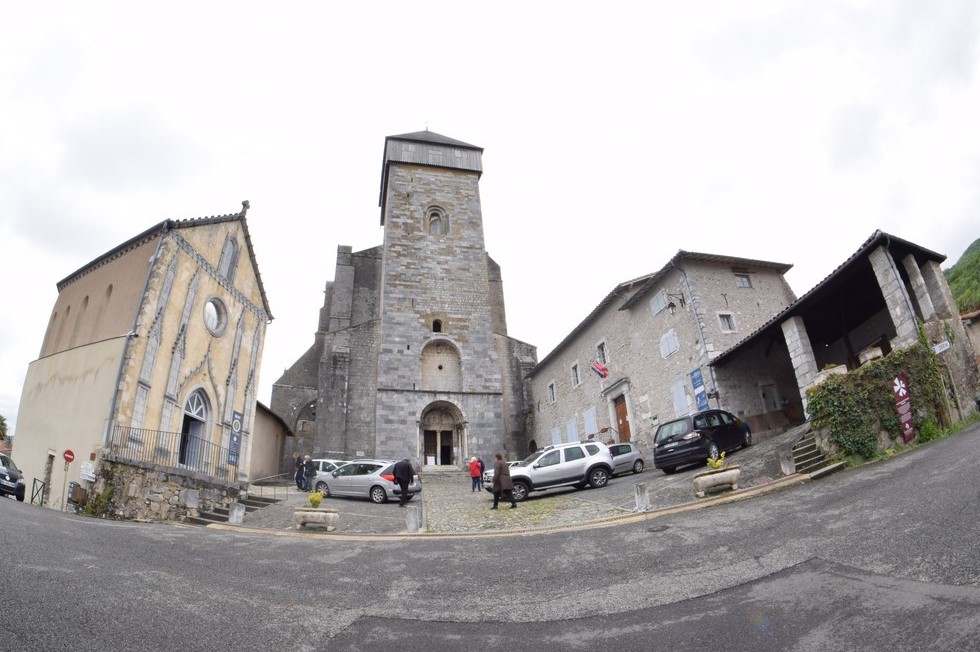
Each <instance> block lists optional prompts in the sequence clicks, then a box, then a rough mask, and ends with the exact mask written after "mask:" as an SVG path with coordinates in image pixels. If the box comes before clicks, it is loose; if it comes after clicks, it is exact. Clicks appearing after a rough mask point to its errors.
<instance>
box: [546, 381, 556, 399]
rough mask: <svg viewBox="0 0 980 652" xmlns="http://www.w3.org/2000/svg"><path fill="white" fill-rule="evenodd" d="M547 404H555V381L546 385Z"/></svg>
mask: <svg viewBox="0 0 980 652" xmlns="http://www.w3.org/2000/svg"><path fill="white" fill-rule="evenodd" d="M548 402H549V403H557V402H558V393H557V392H556V391H555V381H551V382H550V383H548Z"/></svg>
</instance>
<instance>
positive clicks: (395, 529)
mask: <svg viewBox="0 0 980 652" xmlns="http://www.w3.org/2000/svg"><path fill="white" fill-rule="evenodd" d="M800 434H801V429H799V428H798V429H793V430H789V431H787V432H784V433H781V434H777V435H772V436H768V437H766V436H762V437H759V436H757V437H756V441H755V443H754V445H753V446H752V447H750V448H748V449H744V450H740V451H737V452H734V453H731V454H729V456H728V457H727V459H728V461H729V462H730V463H731V464H737V465H739V467H740V468H741V469H742V478H741V481H740V485H739V489H740V491H745V490H748V489H751V488H754V487H760V486H764V485H766V484H768V483H770V482H773V481H774V480H778V479H780V478H782V477H783V475H782V473H781V471H780V465H779V457H780V455H785V454H787V453H789V452H790V451H791V450H792V446H793V443H795V442H796V441H797V439H799V437H800ZM702 470H703V467H692V468H689V469H687V470H684V471H681V472H679V473H676V474H674V475H670V476H667V475H664V474H663V473H661V472H660V471H656V470H653V469H652V468H649V469H647V470H645V471H644V472H643V473H640V474H639V475H633V474H627V475H623V476H619V477H617V478H615V479H613V480H612V481H611V482H610V484H609V485H608V486H607V487H606V488H604V489H602V490H592V489H585V490H581V491H579V490H575V489H557V490H553V491H545V492H540V493H532V494H531V495H530V496H529V497H528V499H527V500H525V501H523V502H521V503H519V504H518V507H517V508H516V509H510V506H509V505H507V504H506V503H503V504H501V506H500V509H497V510H491V509H490V506H491V504H492V503H493V498H492V496H491V495H490V494H489V493H488V492H486V491H481V492H479V493H476V492H473V491H471V490H470V479H469V477H468V473H466V472H465V471H463V470H455V469H452V470H443V469H440V470H439V471H437V472H428V471H427V472H424V473H423V476H422V486H423V491H422V494H421V496H416V497H415V498H414V500H413V501H412V502H411V503H410V508H411V509H413V510H415V511H414V513H413V514H408V513H407V512H408V510H404V509H400V508H399V507H398V503H397V501H396V500H393V501H389V502H388V503H385V504H383V505H375V504H374V503H372V502H371V501H369V500H367V499H355V498H328V499H325V500H324V502H323V505H322V506H325V507H333V508H335V509H336V510H337V511H338V512H339V515H340V520H339V524H338V526H337V529H336V530H335V531H334V534H351V535H358V534H365V535H368V534H405V533H408V532H409V531H410V530H409V523H410V522H412V519H414V522H415V523H420V524H421V526H420V528H419V531H423V532H429V533H442V534H447V533H481V532H494V531H501V532H502V531H515V530H516V531H521V530H530V529H541V528H563V527H569V526H574V525H581V524H585V523H592V522H595V521H602V520H606V519H615V518H617V517H623V516H629V515H632V514H634V513H635V504H636V489H635V487H636V485H637V484H638V483H644V484H645V485H646V489H647V491H648V494H649V496H650V500H651V509H664V508H672V507H678V506H681V505H686V504H690V503H696V502H698V501H697V499H696V498H694V492H693V490H692V487H691V479H692V477H693V476H694V475H695V474H696V473H698V472H700V471H702ZM262 491H263V492H264V493H265V494H266V495H269V496H275V497H277V498H279V499H281V502H279V503H277V504H275V505H270V506H268V507H264V508H262V509H260V510H258V511H255V512H252V513H249V514H246V516H245V519H244V522H243V523H242V525H243V526H244V527H249V528H260V529H269V530H280V531H288V530H292V531H295V526H294V525H293V510H294V508H295V507H299V506H302V505H305V504H307V498H308V494H306V493H305V492H301V491H298V490H297V489H296V488H295V487H267V488H264V489H262ZM312 531H315V530H312Z"/></svg>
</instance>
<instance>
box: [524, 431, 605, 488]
mask: <svg viewBox="0 0 980 652" xmlns="http://www.w3.org/2000/svg"><path fill="white" fill-rule="evenodd" d="M612 470H613V462H612V455H610V454H609V447H608V446H606V445H605V444H602V443H600V442H597V441H587V442H575V443H569V444H556V445H554V446H546V447H545V448H542V449H540V450H538V451H535V452H534V453H531V454H530V455H529V456H527V457H526V458H524V461H523V463H521V464H519V465H517V466H512V467H511V469H510V477H511V479H512V480H513V481H514V500H516V501H518V502H520V501H522V500H524V499H525V498H527V495H528V494H529V493H531V492H532V491H543V490H544V489H555V488H557V487H575V488H576V489H584V488H585V487H586V486H590V485H591V486H592V487H605V486H606V484H608V482H609V478H610V477H611V476H612Z"/></svg>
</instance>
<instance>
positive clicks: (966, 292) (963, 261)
mask: <svg viewBox="0 0 980 652" xmlns="http://www.w3.org/2000/svg"><path fill="white" fill-rule="evenodd" d="M943 273H944V274H945V275H946V282H947V283H949V289H950V290H951V291H952V293H953V298H954V299H956V306H957V307H958V308H959V311H960V314H961V315H962V314H965V313H968V312H972V311H974V310H977V309H980V239H978V240H974V241H973V244H971V245H970V246H969V247H967V250H966V251H964V252H963V255H962V256H961V257H960V259H959V260H958V261H956V264H955V265H953V266H952V267H950V268H949V269H947V270H944V272H943Z"/></svg>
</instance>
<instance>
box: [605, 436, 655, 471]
mask: <svg viewBox="0 0 980 652" xmlns="http://www.w3.org/2000/svg"><path fill="white" fill-rule="evenodd" d="M609 452H610V453H612V458H613V475H619V474H620V473H631V472H632V473H640V472H642V471H643V467H644V466H646V460H645V459H644V458H643V451H641V450H640V447H639V446H637V445H636V444H634V443H633V442H623V443H621V444H609Z"/></svg>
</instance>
